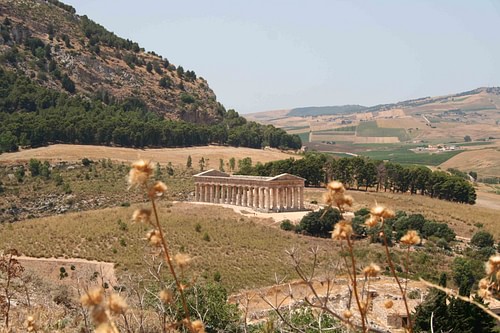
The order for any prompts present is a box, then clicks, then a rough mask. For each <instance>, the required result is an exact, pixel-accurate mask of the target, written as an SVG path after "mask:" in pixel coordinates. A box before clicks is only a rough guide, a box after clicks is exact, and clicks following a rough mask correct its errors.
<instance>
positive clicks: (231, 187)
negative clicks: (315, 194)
mask: <svg viewBox="0 0 500 333" xmlns="http://www.w3.org/2000/svg"><path fill="white" fill-rule="evenodd" d="M304 181H305V179H304V178H300V177H297V176H294V175H290V174H288V173H284V174H281V175H278V176H275V177H258V176H241V175H229V174H227V173H224V172H221V171H217V170H214V169H212V170H208V171H204V172H201V173H199V174H197V175H194V185H195V190H194V200H195V201H199V202H211V203H220V204H229V205H236V206H243V207H249V208H252V209H254V210H257V211H264V212H284V211H296V210H303V209H304Z"/></svg>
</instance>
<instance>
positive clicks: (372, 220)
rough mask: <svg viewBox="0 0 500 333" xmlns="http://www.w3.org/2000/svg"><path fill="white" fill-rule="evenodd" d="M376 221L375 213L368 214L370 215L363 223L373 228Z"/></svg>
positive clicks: (377, 220) (377, 219)
mask: <svg viewBox="0 0 500 333" xmlns="http://www.w3.org/2000/svg"><path fill="white" fill-rule="evenodd" d="M378 222H379V218H378V217H376V216H375V215H371V214H370V217H369V218H368V219H367V220H366V221H365V225H366V226H367V227H368V228H373V227H375V226H376V225H377V224H378Z"/></svg>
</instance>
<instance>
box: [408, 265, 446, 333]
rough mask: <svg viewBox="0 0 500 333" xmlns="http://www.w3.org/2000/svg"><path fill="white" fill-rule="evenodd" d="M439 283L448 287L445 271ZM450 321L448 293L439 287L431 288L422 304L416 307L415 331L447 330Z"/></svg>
mask: <svg viewBox="0 0 500 333" xmlns="http://www.w3.org/2000/svg"><path fill="white" fill-rule="evenodd" d="M439 285H440V286H442V287H446V274H445V273H442V274H441V277H440V279H439ZM431 317H432V329H431ZM448 323H449V314H448V307H447V305H446V293H444V292H442V291H440V290H438V289H431V290H430V291H429V293H428V294H427V296H426V297H425V300H424V301H423V302H422V304H420V305H419V306H417V308H416V309H415V315H414V319H413V324H414V327H413V328H414V330H415V332H432V331H434V332H446V331H447V330H448Z"/></svg>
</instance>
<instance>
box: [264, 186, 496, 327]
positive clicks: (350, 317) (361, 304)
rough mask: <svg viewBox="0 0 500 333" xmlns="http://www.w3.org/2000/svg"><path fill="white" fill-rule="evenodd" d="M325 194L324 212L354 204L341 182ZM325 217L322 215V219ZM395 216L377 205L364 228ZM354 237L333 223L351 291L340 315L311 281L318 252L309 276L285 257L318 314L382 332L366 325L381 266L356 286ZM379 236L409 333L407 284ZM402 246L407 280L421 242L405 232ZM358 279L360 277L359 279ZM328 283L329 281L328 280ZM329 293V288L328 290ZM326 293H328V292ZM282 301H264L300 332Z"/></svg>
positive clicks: (343, 224) (346, 226) (368, 270)
mask: <svg viewBox="0 0 500 333" xmlns="http://www.w3.org/2000/svg"><path fill="white" fill-rule="evenodd" d="M326 188H327V192H326V193H325V194H324V195H323V200H324V202H325V204H326V205H327V208H326V209H325V212H326V210H327V209H333V208H332V207H335V208H336V209H338V210H339V211H340V212H341V213H343V212H345V208H346V206H352V204H353V198H352V197H351V196H350V195H347V194H346V193H345V191H346V190H345V187H344V185H343V184H342V183H341V182H338V181H332V182H330V183H328V184H327V186H326ZM324 216H325V214H323V216H322V218H323V217H324ZM394 216H395V214H394V212H393V211H392V210H390V209H387V208H385V207H383V206H380V205H375V207H373V208H372V209H371V211H370V216H369V218H368V219H367V220H366V221H365V226H366V227H368V228H373V227H377V226H379V227H383V225H384V220H385V219H387V218H392V217H394ZM352 236H353V227H352V223H351V221H347V220H341V221H339V222H338V223H336V224H335V226H334V229H333V232H332V239H333V240H335V241H339V242H340V246H341V249H342V250H344V251H346V253H347V256H344V257H343V258H342V259H343V261H344V266H345V271H346V275H347V277H348V281H349V285H348V287H349V292H350V295H351V296H350V298H349V303H348V307H347V309H346V310H344V311H343V312H342V313H339V312H337V311H335V310H334V309H333V308H332V307H331V306H329V304H328V298H329V297H328V294H327V295H326V297H321V295H320V294H319V292H318V291H317V290H316V288H315V286H314V284H313V278H314V270H315V268H316V267H317V250H316V251H312V253H313V265H312V267H313V268H312V272H311V273H310V274H307V273H306V272H305V270H304V268H303V267H302V265H301V264H300V260H299V258H298V254H297V252H296V251H295V250H292V251H289V252H288V254H289V255H290V257H291V258H292V262H293V266H294V268H295V271H296V272H297V274H298V275H299V277H300V279H301V280H302V281H303V282H304V283H305V284H306V285H307V286H308V288H309V289H310V290H311V292H312V294H313V295H314V300H310V299H308V298H306V299H305V302H306V303H307V304H308V305H309V306H311V307H313V308H317V309H320V310H321V311H323V312H325V313H328V314H330V315H331V316H333V317H334V318H336V319H338V320H339V321H340V322H342V323H343V324H344V325H345V326H346V327H348V328H350V329H352V330H356V331H357V330H360V331H362V332H363V333H364V332H382V331H381V330H379V329H377V328H375V327H370V326H369V321H368V317H367V316H368V311H369V308H370V304H371V302H372V299H371V296H370V293H369V292H367V291H368V290H369V286H370V281H371V280H372V279H373V278H376V277H377V276H378V275H379V274H380V271H381V269H380V267H379V266H378V265H377V264H375V263H371V264H370V265H368V266H366V267H364V268H363V270H362V276H363V277H364V280H363V281H364V282H363V286H362V287H361V286H360V285H359V278H360V277H361V276H359V275H360V274H359V273H358V268H357V264H356V258H355V256H354V240H353V239H352ZM380 236H381V237H382V238H383V240H384V248H385V253H386V257H387V263H388V265H389V267H390V270H391V275H392V276H393V278H394V279H395V280H396V282H397V285H398V287H399V290H400V292H401V296H402V299H403V302H404V305H405V309H406V314H407V316H408V319H409V325H408V327H407V328H406V329H407V330H408V331H409V332H410V333H412V332H413V327H412V322H411V314H410V310H409V307H408V301H407V297H406V285H405V286H404V287H403V286H402V284H401V282H400V280H399V278H398V276H397V274H396V270H395V268H394V263H393V262H392V259H391V256H390V253H389V248H388V242H387V238H386V236H385V234H384V233H383V231H382V232H381V233H380ZM401 243H402V244H404V245H407V251H406V262H405V274H406V277H408V273H409V251H410V247H411V246H413V245H416V244H418V243H420V237H419V236H418V234H417V232H416V231H414V230H410V231H408V233H407V234H406V235H405V236H403V237H402V238H401ZM499 262H500V261H499ZM358 276H359V277H358ZM328 281H329V283H330V282H331V281H330V280H328ZM328 290H329V288H328ZM327 293H328V292H327ZM352 296H354V300H355V307H356V309H357V311H356V312H357V313H358V314H359V320H357V319H355V316H354V313H353V311H352V308H351V306H352V305H351V301H350V300H351V297H352ZM284 301H285V300H282V301H281V302H277V303H275V304H272V303H271V302H269V300H267V301H266V302H267V303H268V304H269V305H271V307H272V308H273V310H274V311H275V312H277V313H278V316H279V317H280V318H281V319H282V320H283V321H284V322H285V323H286V324H287V325H289V326H290V327H291V328H292V329H293V330H296V331H300V330H298V329H297V328H296V327H294V326H293V325H291V323H289V322H288V321H287V320H286V318H285V316H284V315H283V314H282V313H281V312H280V309H279V305H280V304H283V303H284ZM384 306H385V308H387V309H390V308H391V307H392V306H393V302H392V301H388V302H385V304H384Z"/></svg>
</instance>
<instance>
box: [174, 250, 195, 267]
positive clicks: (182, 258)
mask: <svg viewBox="0 0 500 333" xmlns="http://www.w3.org/2000/svg"><path fill="white" fill-rule="evenodd" d="M191 260H192V259H191V257H190V256H189V255H188V254H186V253H177V254H176V255H175V256H174V261H175V263H176V264H177V266H179V268H181V269H184V268H186V267H187V266H189V264H190V263H191Z"/></svg>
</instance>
